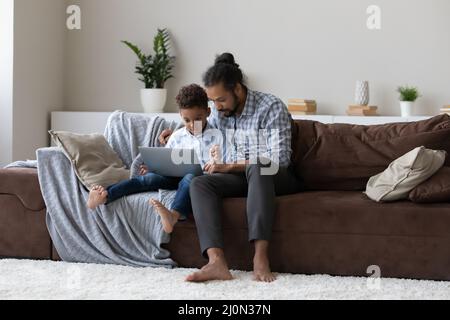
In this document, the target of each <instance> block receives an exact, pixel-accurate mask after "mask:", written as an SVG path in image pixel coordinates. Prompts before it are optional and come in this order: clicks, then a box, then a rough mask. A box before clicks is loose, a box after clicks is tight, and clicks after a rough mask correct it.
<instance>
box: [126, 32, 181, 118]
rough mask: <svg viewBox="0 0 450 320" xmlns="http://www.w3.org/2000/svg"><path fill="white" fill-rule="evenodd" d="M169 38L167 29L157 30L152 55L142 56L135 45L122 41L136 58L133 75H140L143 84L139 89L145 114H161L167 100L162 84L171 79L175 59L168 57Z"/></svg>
mask: <svg viewBox="0 0 450 320" xmlns="http://www.w3.org/2000/svg"><path fill="white" fill-rule="evenodd" d="M169 41H170V36H169V32H168V31H167V29H158V32H157V34H156V36H155V38H154V40H153V51H154V54H153V55H151V54H149V55H146V54H144V53H143V52H142V51H141V50H140V49H139V48H138V47H137V46H136V45H134V44H132V43H131V42H128V41H122V43H124V44H125V45H127V46H128V47H129V48H130V49H131V50H132V51H133V52H134V53H135V54H136V55H137V57H138V63H137V65H136V71H135V73H137V74H139V75H141V77H139V80H140V81H142V82H144V84H145V88H144V89H141V103H142V106H143V108H144V111H145V112H149V113H153V112H163V110H164V106H165V104H166V100H167V89H165V88H164V84H165V82H166V81H167V80H169V79H170V78H173V75H172V70H173V67H174V62H175V57H173V56H170V55H169V53H168V52H169Z"/></svg>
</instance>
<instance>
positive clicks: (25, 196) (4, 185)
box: [0, 168, 45, 212]
mask: <svg viewBox="0 0 450 320" xmlns="http://www.w3.org/2000/svg"><path fill="white" fill-rule="evenodd" d="M0 194H7V195H14V196H16V197H17V198H19V200H20V201H21V203H22V205H23V206H24V207H25V208H26V209H29V210H32V211H36V212H37V211H40V210H42V209H44V208H45V202H44V199H43V198H42V193H41V187H40V185H39V179H38V173H37V169H33V168H9V169H0Z"/></svg>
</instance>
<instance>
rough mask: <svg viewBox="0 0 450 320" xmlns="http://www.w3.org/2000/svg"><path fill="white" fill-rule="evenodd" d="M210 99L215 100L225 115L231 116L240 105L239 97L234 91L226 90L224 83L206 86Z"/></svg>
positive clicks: (217, 107) (215, 103) (219, 109)
mask: <svg viewBox="0 0 450 320" xmlns="http://www.w3.org/2000/svg"><path fill="white" fill-rule="evenodd" d="M205 91H206V94H207V95H208V99H209V100H210V101H212V102H214V105H215V106H216V109H217V111H219V112H221V113H223V115H224V116H225V117H231V116H233V115H234V114H235V113H236V110H237V109H238V107H239V103H238V97H237V95H236V93H235V92H234V91H229V90H226V89H225V88H224V86H223V84H222V83H220V84H216V85H214V86H211V87H207V88H206V90H205Z"/></svg>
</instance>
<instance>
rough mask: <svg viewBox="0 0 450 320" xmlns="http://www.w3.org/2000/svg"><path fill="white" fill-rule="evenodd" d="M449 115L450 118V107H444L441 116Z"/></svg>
mask: <svg viewBox="0 0 450 320" xmlns="http://www.w3.org/2000/svg"><path fill="white" fill-rule="evenodd" d="M444 113H446V114H448V115H449V116H450V105H448V106H444V107H443V108H441V114H444Z"/></svg>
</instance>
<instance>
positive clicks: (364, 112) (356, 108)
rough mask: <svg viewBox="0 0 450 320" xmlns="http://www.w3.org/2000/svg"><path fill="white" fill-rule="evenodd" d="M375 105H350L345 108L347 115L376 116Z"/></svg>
mask: <svg viewBox="0 0 450 320" xmlns="http://www.w3.org/2000/svg"><path fill="white" fill-rule="evenodd" d="M377 109H378V107H377V106H362V105H358V104H357V105H350V106H348V109H347V115H349V116H377V115H378V114H377Z"/></svg>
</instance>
